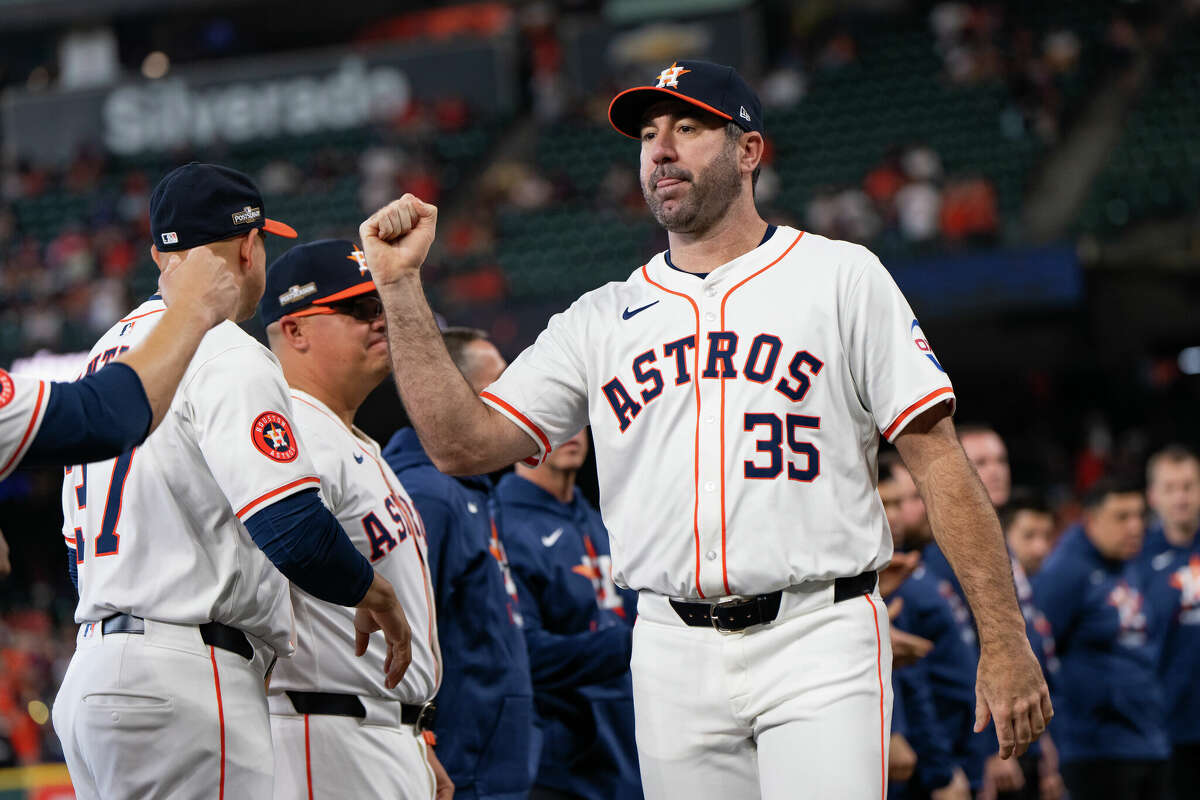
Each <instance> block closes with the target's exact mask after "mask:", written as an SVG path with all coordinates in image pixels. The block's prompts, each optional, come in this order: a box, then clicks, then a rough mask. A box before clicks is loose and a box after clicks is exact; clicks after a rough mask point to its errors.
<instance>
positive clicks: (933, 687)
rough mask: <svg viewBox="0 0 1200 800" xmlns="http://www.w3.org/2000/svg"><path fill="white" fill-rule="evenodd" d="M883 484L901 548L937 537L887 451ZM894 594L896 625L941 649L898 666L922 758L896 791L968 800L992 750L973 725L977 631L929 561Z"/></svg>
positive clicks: (895, 674) (898, 689)
mask: <svg viewBox="0 0 1200 800" xmlns="http://www.w3.org/2000/svg"><path fill="white" fill-rule="evenodd" d="M878 488H879V496H880V499H881V500H882V501H883V508H884V512H885V514H886V515H887V519H888V525H889V526H890V527H891V529H892V540H893V542H894V543H895V546H896V549H897V550H898V551H902V550H912V549H914V548H915V549H920V547H921V546H923V545H924V544H925V543H926V542H927V541H928V540H929V538H930V537H931V534H930V532H929V529H928V519H927V517H926V514H925V506H924V503H923V502H922V500H921V497H920V495H919V494H918V493H917V487H916V485H915V484H914V483H913V480H912V477H911V475H910V474H909V472H908V470H907V469H905V467H904V465H903V464H901V463H900V462H899V460H898V459H894V458H889V457H886V456H885V457H881V458H880V461H879V487H878ZM894 597H895V599H896V600H899V602H900V603H901V604H902V605H901V608H900V613H899V614H898V615H897V617H896V619H895V621H894V625H895V627H897V628H899V629H900V630H903V631H905V632H907V633H913V634H916V635H917V636H921V637H924V638H925V639H928V640H929V641H931V642H932V643H933V649H932V650H930V652H929V654H928V655H927V656H925V658H923V659H921V660H920V661H918V662H917V663H915V664H912V665H909V666H904V667H896V668H894V669H893V670H892V686H893V690H894V693H895V696H896V697H897V698H899V701H900V703H901V704H902V705H903V707H904V720H903V723H904V728H903V730H901V731H900V733H901V734H902V735H903V736H904V737H905V738H906V739H907V740H908V743H909V744H910V745H911V746H912V749H913V750H914V751H915V752H916V754H917V765H916V771H915V773H914V775H913V776H912V778H911V780H909V781H908V786H907V787H906V790H907V791H906V792H905V793H901V792H899V791H897V792H896V793H892V792H889V797H892V798H898V797H905V798H909V800H916V799H917V798H926V797H928V798H933V800H965V798H969V797H970V796H971V787H970V780H971V778H972V777H974V778H975V781H976V783H978V781H980V780H981V779H982V774H983V762H984V758H985V757H986V755H987V754H986V753H985V752H983V751H982V750H981V749H979V748H978V747H975V746H974V745H975V744H976V741H977V739H976V737H975V736H974V735H973V734H972V732H971V727H972V726H973V724H974V721H975V717H974V709H975V669H976V665H977V663H978V662H977V657H976V655H975V651H974V649H973V647H972V645H971V642H973V641H974V638H973V637H974V634H973V632H972V633H971V639H970V640H968V639H967V638H965V637H966V634H965V632H964V629H963V628H962V626H961V625H960V624H959V623H958V621H957V620H956V619H955V617H954V613H953V612H952V610H951V606H950V604H949V602H948V601H947V599H946V597H945V596H944V594H943V591H942V590H941V589H940V588H939V585H938V579H937V578H936V577H935V576H934V575H933V574H932V573H930V572H929V571H928V570H927V569H925V567H924V566H923V565H922V566H918V567H917V569H916V570H915V571H914V572H913V574H912V575H911V576H910V577H909V578H908V579H907V580H906V581H904V582H903V583H902V584H900V587H899V588H898V589H897V590H896V592H895V595H894ZM889 602H895V601H894V600H891V599H889ZM893 729H894V730H895V725H894V723H893Z"/></svg>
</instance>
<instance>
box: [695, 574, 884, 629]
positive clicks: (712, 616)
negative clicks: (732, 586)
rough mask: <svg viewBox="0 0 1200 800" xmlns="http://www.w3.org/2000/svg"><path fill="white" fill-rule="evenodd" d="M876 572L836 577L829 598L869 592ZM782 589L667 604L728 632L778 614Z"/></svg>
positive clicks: (702, 625) (697, 624) (702, 624)
mask: <svg viewBox="0 0 1200 800" xmlns="http://www.w3.org/2000/svg"><path fill="white" fill-rule="evenodd" d="M878 578H879V576H878V575H877V574H876V573H875V572H874V571H871V572H864V573H862V574H861V575H855V576H854V577H853V578H838V579H837V580H835V581H834V582H833V602H835V603H840V602H842V601H843V600H849V599H850V598H851V597H858V596H859V595H864V594H870V592H871V591H872V590H873V589H874V588H875V582H876V581H877V580H878ZM782 599H783V590H780V591H778V592H769V593H768V594H760V595H756V596H754V597H746V598H738V599H728V600H718V601H717V602H715V603H688V602H685V601H683V600H671V608H673V609H675V613H676V614H678V615H679V618H680V619H681V620H683V621H684V623H685V624H687V625H690V626H692V627H693V628H716V629H717V630H719V631H723V632H726V633H730V632H733V631H741V630H745V629H746V628H749V627H750V626H752V625H764V624H766V623H768V622H772V621H774V619H775V617H777V616H778V615H779V604H780V601H781V600H782Z"/></svg>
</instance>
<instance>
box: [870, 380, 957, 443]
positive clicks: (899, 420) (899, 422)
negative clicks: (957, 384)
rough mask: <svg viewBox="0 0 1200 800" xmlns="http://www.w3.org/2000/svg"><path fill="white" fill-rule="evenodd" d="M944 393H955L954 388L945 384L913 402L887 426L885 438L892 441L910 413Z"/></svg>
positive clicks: (884, 433)
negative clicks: (893, 435)
mask: <svg viewBox="0 0 1200 800" xmlns="http://www.w3.org/2000/svg"><path fill="white" fill-rule="evenodd" d="M944 394H954V390H953V389H951V388H950V387H949V386H943V387H942V388H941V389H937V390H935V391H932V392H930V393H929V394H927V395H925V396H924V397H922V398H921V399H920V400H918V401H917V402H915V403H913V404H912V405H911V406H909V407H908V408H906V409H904V410H903V411H901V412H900V416H898V417H896V420H895V422H893V423H892V424H891V425H888V426H887V430H885V431H884V432H883V438H885V439H887V440H888V441H889V442H890V441H891V440H892V434H894V433H895V432H896V431H897V430H899V429H900V426H901V425H903V424H904V423H905V422H906V421H907V420H908V417H909V415H910V414H912V413H913V412H914V411H916V410H917V409H918V408H920V407H921V406H923V405H925V404H926V403H928V402H929V401H930V400H932V399H934V398H935V397H941V396H942V395H944Z"/></svg>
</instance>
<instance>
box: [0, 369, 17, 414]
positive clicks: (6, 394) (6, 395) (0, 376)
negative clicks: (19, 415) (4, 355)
mask: <svg viewBox="0 0 1200 800" xmlns="http://www.w3.org/2000/svg"><path fill="white" fill-rule="evenodd" d="M16 396H17V387H16V386H14V385H13V379H12V378H11V377H9V374H8V373H7V372H5V371H4V370H2V369H0V408H4V407H5V406H6V405H8V404H9V403H11V402H12V400H13V398H14V397H16Z"/></svg>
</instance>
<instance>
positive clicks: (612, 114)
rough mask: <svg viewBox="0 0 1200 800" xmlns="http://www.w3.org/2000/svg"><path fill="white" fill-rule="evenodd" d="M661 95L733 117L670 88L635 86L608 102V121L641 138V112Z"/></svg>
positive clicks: (630, 135)
mask: <svg viewBox="0 0 1200 800" xmlns="http://www.w3.org/2000/svg"><path fill="white" fill-rule="evenodd" d="M663 95H667V96H668V97H673V98H675V99H677V100H682V101H683V102H685V103H688V104H689V105H693V106H696V107H697V108H702V109H704V110H705V111H707V112H708V113H710V114H716V115H717V116H718V117H720V118H721V119H727V120H730V121H732V120H733V117H731V116H729V115H728V114H726V113H725V112H724V111H718V110H717V109H715V108H713V107H712V106H710V105H709V104H708V103H702V102H700V101H699V100H696V99H694V98H691V97H688V96H687V95H686V94H680V93H679V92H673V91H671V90H670V89H661V88H659V87H657V86H635V87H633V88H632V89H626V90H625V91H623V92H621V93H620V94H618V95H617V96H616V97H614V98H613V99H612V102H611V103H609V104H608V121H609V122H610V123H611V124H612V126H613V127H614V128H616V129H617V132H618V133H623V134H625V135H626V136H628V137H629V138H630V139H641V138H642V137H641V128H642V114H643V113H644V112H645V111H646V109H647V108H649V107H650V106H652V105H654V104H655V103H658V102H661V101H662V100H664V99H665V98H664V97H663Z"/></svg>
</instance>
